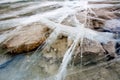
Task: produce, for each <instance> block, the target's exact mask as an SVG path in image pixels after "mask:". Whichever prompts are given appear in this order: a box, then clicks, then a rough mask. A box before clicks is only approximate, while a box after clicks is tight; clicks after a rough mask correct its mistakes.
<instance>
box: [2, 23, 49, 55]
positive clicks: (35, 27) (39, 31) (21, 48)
mask: <svg viewBox="0 0 120 80" xmlns="http://www.w3.org/2000/svg"><path fill="white" fill-rule="evenodd" d="M48 31H49V29H48V28H47V27H45V26H43V25H40V24H32V25H30V26H25V27H23V28H22V29H20V30H19V31H17V32H16V33H15V34H13V35H11V36H10V37H9V38H8V40H6V41H5V42H4V44H3V47H4V48H6V49H7V50H8V51H10V52H11V53H21V52H28V51H31V50H33V49H35V48H37V47H38V46H40V45H41V44H42V43H43V42H44V41H45V40H46V35H47V33H48Z"/></svg>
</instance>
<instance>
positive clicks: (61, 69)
mask: <svg viewBox="0 0 120 80" xmlns="http://www.w3.org/2000/svg"><path fill="white" fill-rule="evenodd" d="M20 1H21V2H20ZM22 1H23V0H12V1H10V0H1V1H0V4H1V5H0V6H1V7H3V9H2V10H0V12H1V13H0V31H3V30H9V29H11V28H12V29H13V28H15V29H13V30H11V31H9V32H6V33H2V34H0V44H1V45H2V43H4V41H6V40H9V38H8V37H12V36H11V35H12V34H15V33H16V31H18V30H20V29H21V28H22V27H25V25H29V24H31V23H35V22H39V23H42V24H45V25H46V26H48V27H49V28H50V29H52V30H53V32H52V33H51V34H50V36H49V37H48V38H47V40H46V41H45V44H43V45H42V46H40V47H38V49H36V51H34V52H33V54H32V56H29V58H27V57H25V56H24V55H22V56H20V57H19V55H18V56H17V57H15V58H11V60H9V61H8V62H6V63H5V64H3V65H2V64H1V65H0V80H8V77H9V80H54V79H55V80H65V79H66V76H68V75H70V74H68V73H67V70H68V65H69V63H70V61H71V59H72V55H73V53H74V50H75V48H76V47H77V45H78V44H82V43H83V40H84V38H87V39H90V40H94V41H98V42H100V43H107V42H109V41H113V42H116V41H119V40H116V39H114V38H113V36H114V33H109V32H98V31H95V30H92V29H90V28H87V27H86V26H88V25H87V19H88V18H89V17H91V16H89V15H88V13H89V12H92V13H94V14H95V15H96V16H97V14H96V13H95V12H94V11H92V8H98V9H99V8H106V7H108V8H109V7H114V6H119V1H117V0H116V1H110V2H116V3H118V4H116V5H114V4H89V1H96V2H97V1H98V0H86V1H83V0H74V1H70V0H65V1H37V0H36V1H32V0H31V1H27V0H25V2H24V1H23V2H24V3H23V2H22ZM100 1H107V0H100ZM29 3H30V4H29ZM18 4H19V5H20V4H21V5H23V4H24V5H23V6H21V5H20V6H17V5H18ZM4 5H10V6H12V5H14V6H12V7H10V10H9V8H8V7H6V6H4ZM17 8H18V10H16V9H17ZM46 8H47V9H46ZM14 9H15V10H14ZM44 9H45V11H44ZM7 10H8V12H7ZM82 11H85V14H84V19H85V21H84V22H83V23H81V22H80V21H79V20H78V18H77V16H76V15H77V14H79V12H82ZM70 16H72V17H71V19H72V20H73V21H72V25H74V26H70V25H63V24H62V22H64V20H65V19H67V18H68V17H70ZM93 19H96V17H93ZM100 20H101V19H100ZM112 22H113V21H112V20H111V22H109V23H108V22H107V23H106V25H105V26H108V25H111V24H112ZM115 22H117V21H115ZM69 23H71V22H69ZM114 24H115V23H114ZM117 26H118V27H120V26H119V24H117ZM60 34H62V35H64V36H67V37H70V38H71V39H72V40H73V43H72V44H71V46H70V48H68V50H67V51H65V52H64V53H65V55H64V57H63V60H62V62H61V64H60V65H59V66H58V69H57V71H56V73H54V75H47V74H45V75H43V73H44V72H42V70H41V71H40V72H39V70H37V69H39V68H41V67H40V66H41V65H45V66H47V65H46V64H45V63H47V61H46V62H45V63H43V62H44V61H43V62H42V59H43V58H42V57H43V53H44V51H45V50H44V49H41V47H42V48H46V47H48V46H51V45H53V43H54V42H55V41H56V40H57V38H58V36H59V35H60ZM81 49H82V45H81ZM18 57H19V59H18ZM24 57H25V58H24ZM82 57H83V56H82V51H81V62H82ZM23 58H24V59H23ZM40 60H41V61H40ZM39 61H40V63H41V64H40V65H38V63H39ZM118 61H119V59H118ZM8 63H9V64H8ZM102 65H104V63H103V64H102ZM36 66H37V67H36ZM99 66H101V64H100V65H99ZM47 67H48V66H47ZM95 67H97V66H95ZM88 69H91V68H88ZM83 71H84V70H83ZM79 72H81V71H79ZM79 72H78V73H79ZM39 73H40V74H39ZM75 73H77V71H76V72H75ZM71 74H72V73H71ZM73 74H74V73H73ZM85 79H86V80H89V79H87V78H84V80H85ZM73 80H74V79H73ZM77 80H78V79H77Z"/></svg>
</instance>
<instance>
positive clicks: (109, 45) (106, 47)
mask: <svg viewBox="0 0 120 80" xmlns="http://www.w3.org/2000/svg"><path fill="white" fill-rule="evenodd" d="M103 48H104V50H105V51H107V52H108V54H110V55H111V56H114V57H115V56H116V54H115V51H116V50H115V43H114V42H112V41H110V42H108V43H107V44H103Z"/></svg>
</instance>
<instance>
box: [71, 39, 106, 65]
mask: <svg viewBox="0 0 120 80" xmlns="http://www.w3.org/2000/svg"><path fill="white" fill-rule="evenodd" d="M81 51H82V56H81ZM104 52H105V50H104V49H103V47H102V45H101V44H100V43H99V42H97V41H92V40H88V39H84V41H83V45H82V50H81V49H80V46H78V47H77V49H76V51H75V54H74V57H73V58H74V60H73V61H74V64H75V65H77V64H80V63H81V58H82V61H83V64H87V63H88V62H89V63H92V62H95V61H96V60H98V59H100V58H101V57H103V56H104Z"/></svg>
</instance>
